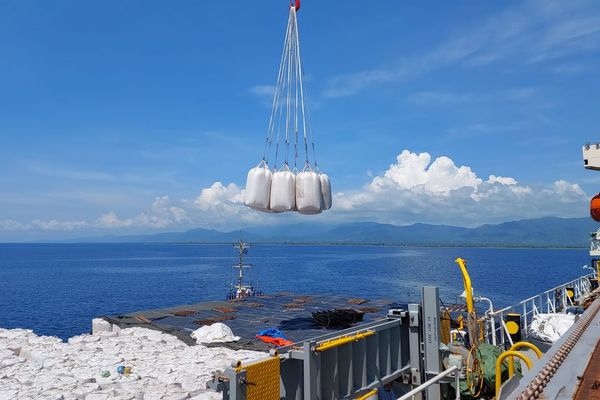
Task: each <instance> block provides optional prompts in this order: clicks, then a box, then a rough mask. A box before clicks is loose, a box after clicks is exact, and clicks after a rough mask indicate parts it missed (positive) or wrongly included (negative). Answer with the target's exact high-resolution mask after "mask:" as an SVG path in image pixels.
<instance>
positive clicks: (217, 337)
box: [190, 322, 240, 343]
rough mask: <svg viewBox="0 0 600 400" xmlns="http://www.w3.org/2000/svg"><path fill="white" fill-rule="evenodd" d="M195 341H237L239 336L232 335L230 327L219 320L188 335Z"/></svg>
mask: <svg viewBox="0 0 600 400" xmlns="http://www.w3.org/2000/svg"><path fill="white" fill-rule="evenodd" d="M190 336H191V337H192V338H193V339H196V343H217V342H219V343H220V342H237V341H238V340H240V337H239V336H234V335H233V331H232V330H231V328H230V327H228V326H227V325H225V324H222V323H220V322H217V323H214V324H212V325H204V326H203V327H201V328H198V329H196V330H195V331H194V332H192V334H191V335H190Z"/></svg>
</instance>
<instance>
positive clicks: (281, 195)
mask: <svg viewBox="0 0 600 400" xmlns="http://www.w3.org/2000/svg"><path fill="white" fill-rule="evenodd" d="M299 8H300V5H299V0H296V4H295V5H293V4H292V5H291V6H290V13H289V18H288V24H287V31H286V34H285V41H284V46H283V54H282V56H281V62H280V65H279V74H278V77H277V86H276V88H275V94H274V98H273V108H272V110H271V117H270V118H269V126H268V128H267V135H266V142H265V149H264V153H263V158H262V160H261V161H260V162H259V163H258V165H257V166H256V167H254V168H252V169H251V170H250V171H249V172H248V178H247V180H246V191H245V195H244V196H245V198H244V202H245V204H246V205H247V206H248V207H250V208H253V209H255V210H259V211H264V212H284V211H298V212H299V213H302V214H318V213H320V212H321V211H323V210H328V209H330V208H331V184H330V182H329V177H328V176H327V175H326V174H324V173H322V172H320V171H319V167H318V164H317V158H316V152H315V142H314V139H313V132H312V129H311V127H310V124H309V121H308V118H307V117H308V114H309V113H308V107H307V105H305V103H304V85H303V71H302V63H301V61H300V43H299V40H298V38H299V35H298V20H297V18H296V12H297V11H298V9H299ZM309 136H310V152H309ZM299 149H300V150H299ZM300 151H303V153H302V154H300ZM290 153H291V154H290ZM311 159H312V162H311Z"/></svg>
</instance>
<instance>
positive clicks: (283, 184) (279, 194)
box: [269, 165, 296, 211]
mask: <svg viewBox="0 0 600 400" xmlns="http://www.w3.org/2000/svg"><path fill="white" fill-rule="evenodd" d="M270 201H271V205H270V207H269V208H270V209H271V210H272V211H292V210H294V209H296V175H294V174H293V173H292V172H291V171H290V169H289V168H288V166H287V165H285V166H284V167H283V168H281V169H280V170H279V171H277V172H275V173H274V174H273V181H272V182H271V199H270Z"/></svg>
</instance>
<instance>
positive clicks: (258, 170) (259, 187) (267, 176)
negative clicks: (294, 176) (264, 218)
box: [244, 161, 273, 211]
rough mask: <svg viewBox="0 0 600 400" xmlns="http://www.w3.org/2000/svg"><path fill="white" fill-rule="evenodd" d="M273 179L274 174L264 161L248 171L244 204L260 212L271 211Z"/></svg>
mask: <svg viewBox="0 0 600 400" xmlns="http://www.w3.org/2000/svg"><path fill="white" fill-rule="evenodd" d="M272 177H273V174H272V173H271V170H270V169H269V166H268V165H267V164H266V163H265V162H264V161H261V162H260V164H258V165H257V166H256V167H254V168H252V169H251V170H250V171H248V177H247V179H246V190H245V193H244V203H245V204H246V205H247V206H248V207H250V208H254V209H255V210H260V211H265V210H268V209H269V198H270V197H271V180H272Z"/></svg>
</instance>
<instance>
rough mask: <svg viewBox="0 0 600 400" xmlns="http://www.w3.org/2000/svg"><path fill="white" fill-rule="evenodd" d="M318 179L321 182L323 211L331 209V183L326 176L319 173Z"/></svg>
mask: <svg viewBox="0 0 600 400" xmlns="http://www.w3.org/2000/svg"><path fill="white" fill-rule="evenodd" d="M319 179H320V180H321V193H322V194H323V205H322V208H323V210H329V209H330V208H331V183H330V182H329V177H328V176H327V174H323V173H320V174H319Z"/></svg>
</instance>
